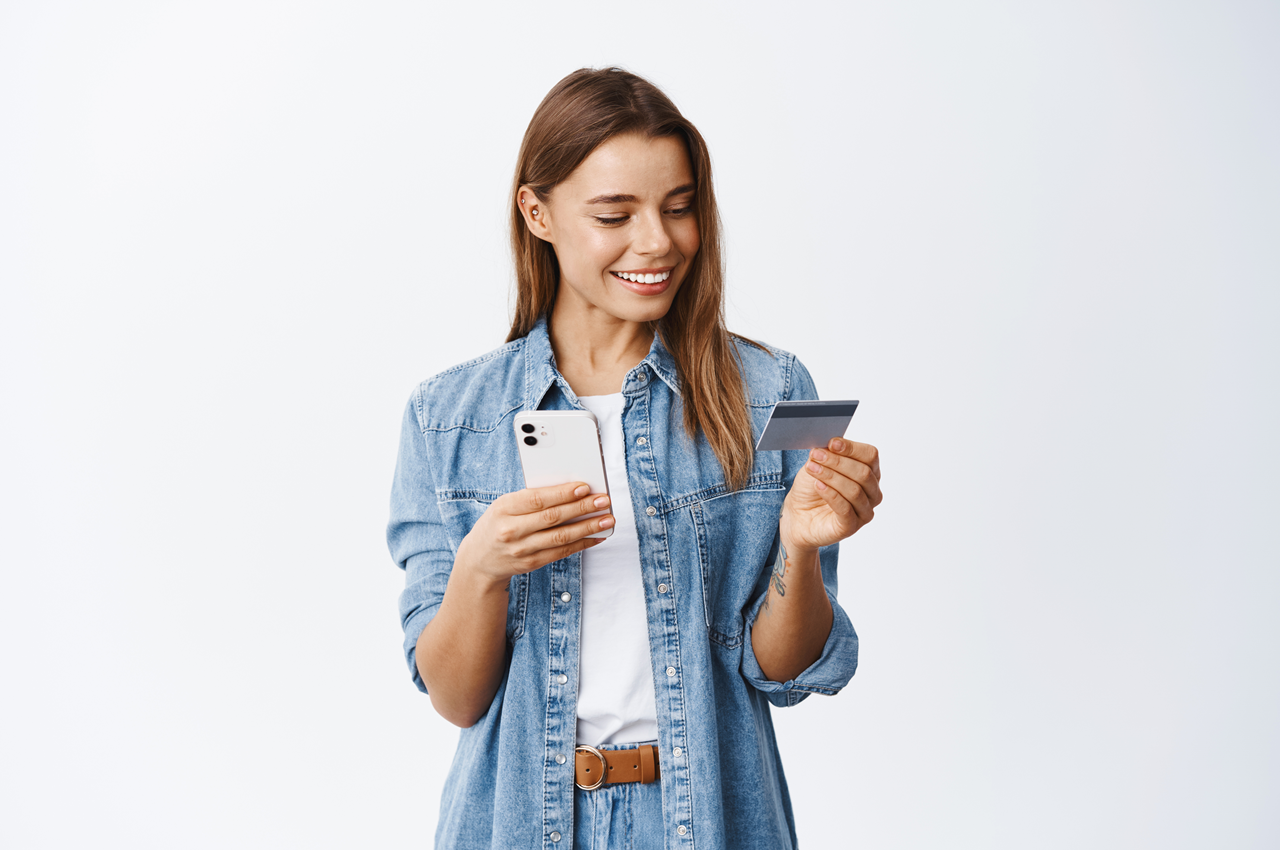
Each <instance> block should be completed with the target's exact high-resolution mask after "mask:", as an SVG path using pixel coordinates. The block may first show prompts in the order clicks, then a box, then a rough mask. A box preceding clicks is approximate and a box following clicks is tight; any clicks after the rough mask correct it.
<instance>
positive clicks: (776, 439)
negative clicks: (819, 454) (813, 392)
mask: <svg viewBox="0 0 1280 850" xmlns="http://www.w3.org/2000/svg"><path fill="white" fill-rule="evenodd" d="M857 409H858V402H857V401H780V402H778V403H777V404H775V405H774V406H773V412H771V413H770V414H769V421H768V422H766V423H765V424H764V431H763V433H761V434H760V439H759V441H758V442H756V451H758V452H777V451H782V450H784V449H820V448H823V447H824V446H826V444H827V443H829V442H830V441H831V438H832V437H842V436H844V432H845V429H846V428H848V427H849V421H850V420H852V419H853V413H854V411H856V410H857Z"/></svg>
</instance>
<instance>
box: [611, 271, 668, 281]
mask: <svg viewBox="0 0 1280 850" xmlns="http://www.w3.org/2000/svg"><path fill="white" fill-rule="evenodd" d="M609 274H611V275H613V276H614V277H617V278H621V279H622V280H629V281H631V282H632V283H662V282H663V281H665V280H666V279H667V278H669V277H671V269H667V270H666V271H665V272H656V273H654V272H609Z"/></svg>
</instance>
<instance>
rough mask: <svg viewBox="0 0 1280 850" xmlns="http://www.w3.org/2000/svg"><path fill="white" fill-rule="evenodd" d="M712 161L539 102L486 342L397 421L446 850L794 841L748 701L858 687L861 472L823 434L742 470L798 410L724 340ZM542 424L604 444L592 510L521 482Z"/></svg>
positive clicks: (631, 123)
mask: <svg viewBox="0 0 1280 850" xmlns="http://www.w3.org/2000/svg"><path fill="white" fill-rule="evenodd" d="M710 162H711V160H710V156H709V154H708V153H707V148H706V144H705V142H704V141H703V140H702V137H701V135H699V134H698V131H697V130H696V129H695V128H694V127H693V125H692V124H690V123H689V122H688V121H687V120H686V119H685V118H684V117H683V116H682V115H681V114H680V113H679V111H678V110H677V109H676V108H675V106H674V105H673V104H672V103H671V101H670V100H669V99H667V97H666V96H665V95H664V94H662V92H660V91H659V90H658V89H657V88H655V87H654V86H653V85H652V84H650V83H648V82H646V81H645V80H643V79H641V78H639V77H636V76H635V75H633V74H628V73H626V72H623V71H619V70H617V69H612V68H610V69H606V70H603V71H592V70H583V71H577V72H575V73H573V74H570V75H569V76H568V77H566V78H565V79H564V80H562V81H561V82H560V83H559V84H557V85H556V86H555V87H554V88H553V89H552V90H551V92H550V93H549V94H548V95H547V97H546V98H545V99H544V100H543V102H542V104H541V105H540V106H539V107H538V109H537V111H536V112H535V114H534V117H533V120H532V121H531V122H530V124H529V128H528V130H527V131H526V133H525V138H524V143H523V145H522V147H521V150H520V157H519V162H518V165H517V170H516V175H515V180H514V183H513V191H512V198H511V227H512V244H513V248H514V253H515V260H516V274H517V284H518V289H519V295H518V302H517V308H516V315H515V318H514V321H513V323H512V329H511V334H510V336H509V337H508V340H507V344H506V345H505V346H503V347H501V348H499V349H497V350H496V351H493V352H491V353H489V354H487V355H484V356H482V357H479V358H477V359H475V360H472V361H469V362H467V363H464V364H462V365H459V366H455V367H453V368H451V369H448V370H446V371H444V372H442V373H440V374H439V375H437V376H436V377H434V378H431V379H430V380H428V381H425V382H423V383H422V384H421V385H420V386H419V387H418V389H417V391H416V392H415V393H414V394H413V397H412V398H411V399H410V402H409V405H408V407H407V409H406V411H405V418H404V423H403V430H402V434H401V443H400V455H399V460H398V463H397V466H396V474H395V480H394V485H393V490H392V501H391V522H390V525H389V527H388V541H389V544H390V547H391V552H392V556H393V557H394V558H395V560H396V561H397V563H398V564H399V565H400V566H401V567H402V568H403V569H404V570H405V574H406V587H405V591H404V593H403V594H402V595H401V598H400V609H401V619H402V623H403V625H404V631H405V652H406V657H407V659H408V662H409V668H410V670H411V672H412V674H413V678H414V681H415V682H416V683H417V685H418V686H419V687H420V688H421V689H422V690H424V691H426V692H427V693H428V694H429V695H430V698H431V701H432V704H433V705H434V706H435V708H436V710H437V711H439V712H440V714H441V715H442V716H444V717H445V718H447V719H448V720H450V721H452V722H453V723H456V724H457V725H459V726H461V727H463V732H462V736H461V739H460V741H459V746H458V753H457V756H456V758H455V759H454V764H453V768H452V771H451V772H450V775H449V779H448V782H447V785H446V790H445V796H444V801H443V803H442V807H441V816H440V822H439V827H438V830H437V833H436V844H437V846H438V847H467V848H472V847H495V848H499V847H500V848H509V847H535V846H542V847H547V848H550V847H564V846H573V845H574V842H577V845H578V846H581V847H589V848H601V850H606V849H607V848H614V847H624V846H625V847H629V848H630V847H635V848H661V847H664V846H665V847H690V848H693V847H695V846H696V847H700V848H729V847H731V848H765V847H768V848H777V847H791V846H794V844H795V824H794V823H793V821H792V816H791V805H790V800H789V799H788V797H787V791H786V784H785V782H784V780H783V774H782V764H781V760H780V758H779V755H778V752H777V745H776V742H775V740H774V735H773V727H772V723H771V721H770V715H769V712H770V710H771V708H770V706H771V705H772V706H780V707H781V706H790V705H795V704H796V703H798V702H800V701H801V700H803V699H805V698H806V697H807V696H808V695H809V694H814V693H817V694H834V693H836V692H837V691H839V690H840V689H841V688H842V687H843V686H844V685H845V684H846V683H847V682H848V681H849V679H850V677H851V676H852V675H853V672H854V668H855V666H856V664H857V636H856V635H855V634H854V631H853V627H852V625H851V624H850V623H849V620H848V617H847V616H845V613H844V611H843V610H842V609H841V608H840V605H839V604H838V603H837V602H836V598H835V587H836V554H837V544H838V543H839V541H840V540H842V539H845V538H847V537H849V536H850V535H852V534H853V533H854V532H855V531H857V530H858V529H859V528H860V527H861V526H862V525H865V524H866V523H867V522H869V521H870V520H871V518H872V514H873V511H874V508H875V506H876V505H878V504H879V502H880V498H881V494H880V486H879V479H880V463H879V458H878V455H877V452H876V450H875V448H874V447H872V446H868V445H864V444H861V443H852V442H848V441H845V440H841V439H834V440H832V441H831V442H830V443H829V444H828V445H827V446H825V447H821V448H817V449H814V450H813V451H811V452H807V453H806V452H803V451H800V452H762V453H760V454H755V453H753V451H752V445H753V444H754V436H755V435H756V434H758V433H759V432H760V430H761V429H762V427H763V425H764V422H765V420H766V419H767V417H768V414H769V412H770V410H771V409H772V408H773V406H774V405H775V404H776V403H777V402H779V401H783V400H788V399H812V398H816V396H817V393H816V390H815V388H814V386H813V382H812V380H811V379H810V378H809V374H808V372H807V371H806V370H805V368H804V367H803V366H802V365H801V364H800V363H799V361H797V360H796V359H795V357H793V356H792V355H790V354H788V353H787V352H784V351H780V350H778V349H774V348H770V347H767V346H764V345H761V344H759V343H755V342H751V341H749V340H745V339H743V338H741V337H738V336H735V335H733V334H731V333H729V332H728V331H727V330H726V328H725V327H724V320H723V307H722V301H723V275H722V268H721V258H720V236H719V216H718V214H717V212H716V205H715V195H714V192H713V189H712V184H711V169H710ZM564 410H580V411H581V410H586V411H590V412H591V413H592V414H594V416H595V418H596V420H597V421H598V422H599V424H600V441H599V442H600V449H601V453H602V454H603V456H604V462H605V467H606V470H607V477H608V480H609V482H610V483H609V488H608V489H609V492H608V493H603V492H591V490H590V488H589V487H588V486H587V485H585V484H583V483H582V482H581V481H570V482H568V483H565V484H563V485H558V486H552V487H537V488H525V487H524V485H523V481H522V480H521V465H520V457H519V454H518V447H517V441H516V436H515V431H514V422H513V420H514V417H515V416H516V414H517V413H519V412H521V411H564ZM561 415H563V414H561ZM584 415H585V414H584ZM539 434H540V436H544V435H543V434H542V432H539ZM525 439H526V440H528V439H533V438H532V437H526V438H525ZM535 443H536V440H535ZM593 450H594V449H593ZM588 515H589V516H588ZM583 517H586V518H583ZM606 532H607V536H599V535H601V534H602V533H606Z"/></svg>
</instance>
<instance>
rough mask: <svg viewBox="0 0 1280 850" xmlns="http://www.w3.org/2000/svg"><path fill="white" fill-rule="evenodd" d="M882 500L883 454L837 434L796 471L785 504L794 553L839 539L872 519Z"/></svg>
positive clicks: (784, 524)
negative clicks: (881, 461)
mask: <svg viewBox="0 0 1280 850" xmlns="http://www.w3.org/2000/svg"><path fill="white" fill-rule="evenodd" d="M882 498H883V496H882V495H881V493H880V452H879V451H878V450H877V449H876V447H875V446H872V445H868V444H867V443H855V442H853V441H851V440H844V439H841V438H840V437H836V438H834V439H832V440H831V442H829V443H828V444H827V447H826V448H825V449H813V450H812V451H811V452H809V460H808V462H807V463H805V465H804V468H803V469H801V470H800V472H798V473H797V474H796V479H795V483H793V484H792V485H791V492H789V493H787V498H786V501H784V502H783V504H782V533H783V538H784V539H785V540H786V541H787V543H788V545H789V548H790V549H791V550H792V552H793V553H794V554H799V552H797V551H796V550H798V549H799V550H803V549H811V550H816V549H818V548H819V547H821V546H829V545H830V544H832V543H837V542H839V541H841V540H844V539H845V538H846V537H849V536H850V535H852V534H853V533H854V532H855V531H857V530H858V529H859V528H862V526H864V525H866V524H867V523H869V522H871V518H872V517H873V516H874V515H875V509H876V506H877V505H879V504H880V500H881V499H882Z"/></svg>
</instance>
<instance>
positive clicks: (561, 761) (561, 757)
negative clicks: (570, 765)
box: [556, 754, 564, 764]
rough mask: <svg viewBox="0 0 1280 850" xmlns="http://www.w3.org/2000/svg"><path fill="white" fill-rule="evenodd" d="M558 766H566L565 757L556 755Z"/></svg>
mask: <svg viewBox="0 0 1280 850" xmlns="http://www.w3.org/2000/svg"><path fill="white" fill-rule="evenodd" d="M556 764H564V756H563V755H561V754H557V755H556Z"/></svg>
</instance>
